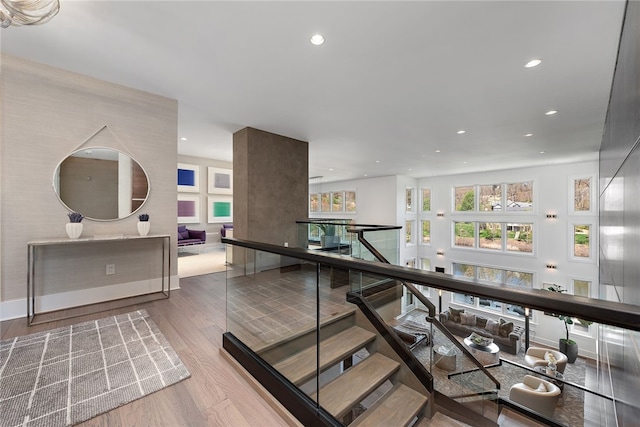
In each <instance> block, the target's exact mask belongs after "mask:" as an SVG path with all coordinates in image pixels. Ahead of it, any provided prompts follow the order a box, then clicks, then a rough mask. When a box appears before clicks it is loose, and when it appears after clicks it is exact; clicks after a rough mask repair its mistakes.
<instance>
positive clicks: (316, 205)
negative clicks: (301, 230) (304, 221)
mask: <svg viewBox="0 0 640 427" xmlns="http://www.w3.org/2000/svg"><path fill="white" fill-rule="evenodd" d="M309 211H310V212H320V195H319V194H318V193H313V194H309Z"/></svg>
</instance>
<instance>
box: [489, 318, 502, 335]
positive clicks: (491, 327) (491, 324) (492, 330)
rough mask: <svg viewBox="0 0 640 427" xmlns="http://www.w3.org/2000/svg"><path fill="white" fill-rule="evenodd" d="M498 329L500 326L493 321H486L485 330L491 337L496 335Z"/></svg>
mask: <svg viewBox="0 0 640 427" xmlns="http://www.w3.org/2000/svg"><path fill="white" fill-rule="evenodd" d="M499 328H500V324H499V323H498V322H496V321H495V320H493V319H489V320H487V326H486V329H487V331H489V332H490V333H491V334H493V335H498V329H499Z"/></svg>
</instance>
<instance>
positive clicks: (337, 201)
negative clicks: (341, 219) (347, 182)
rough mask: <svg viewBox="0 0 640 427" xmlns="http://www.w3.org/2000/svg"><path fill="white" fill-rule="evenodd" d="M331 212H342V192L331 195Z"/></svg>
mask: <svg viewBox="0 0 640 427" xmlns="http://www.w3.org/2000/svg"><path fill="white" fill-rule="evenodd" d="M331 211H332V212H342V211H344V193H343V192H342V191H340V192H338V193H331Z"/></svg>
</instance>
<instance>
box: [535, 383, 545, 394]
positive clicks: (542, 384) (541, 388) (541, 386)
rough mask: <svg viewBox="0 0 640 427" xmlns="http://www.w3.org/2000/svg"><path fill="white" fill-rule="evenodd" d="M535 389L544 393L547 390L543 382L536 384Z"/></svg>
mask: <svg viewBox="0 0 640 427" xmlns="http://www.w3.org/2000/svg"><path fill="white" fill-rule="evenodd" d="M536 391H537V392H538V393H546V392H547V386H545V385H544V383H540V385H539V386H538V388H537V389H536Z"/></svg>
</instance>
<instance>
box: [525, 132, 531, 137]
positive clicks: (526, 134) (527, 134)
mask: <svg viewBox="0 0 640 427" xmlns="http://www.w3.org/2000/svg"><path fill="white" fill-rule="evenodd" d="M524 136H526V137H530V136H533V134H532V133H525V134H524Z"/></svg>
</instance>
